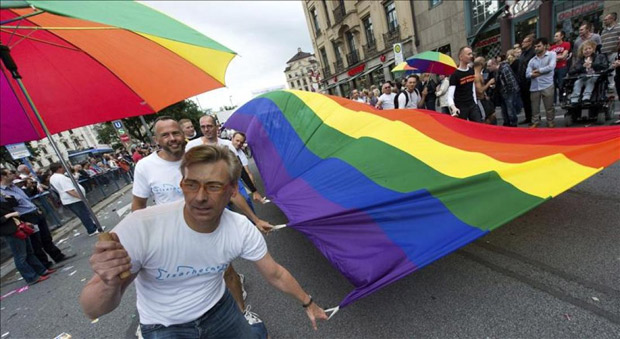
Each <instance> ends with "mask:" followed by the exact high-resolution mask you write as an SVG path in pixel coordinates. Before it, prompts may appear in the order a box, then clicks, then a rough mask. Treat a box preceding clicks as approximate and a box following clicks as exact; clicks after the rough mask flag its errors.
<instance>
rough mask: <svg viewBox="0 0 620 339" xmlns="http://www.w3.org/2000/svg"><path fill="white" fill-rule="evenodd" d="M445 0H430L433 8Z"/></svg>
mask: <svg viewBox="0 0 620 339" xmlns="http://www.w3.org/2000/svg"><path fill="white" fill-rule="evenodd" d="M442 1H443V0H430V2H431V8H433V7H435V6H438V5H439V4H441V2H442Z"/></svg>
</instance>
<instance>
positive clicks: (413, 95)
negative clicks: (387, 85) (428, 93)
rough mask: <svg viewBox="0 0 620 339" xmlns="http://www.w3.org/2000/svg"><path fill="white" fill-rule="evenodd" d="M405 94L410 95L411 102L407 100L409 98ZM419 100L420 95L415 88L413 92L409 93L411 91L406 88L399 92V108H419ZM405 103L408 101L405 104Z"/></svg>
mask: <svg viewBox="0 0 620 339" xmlns="http://www.w3.org/2000/svg"><path fill="white" fill-rule="evenodd" d="M405 95H407V96H408V97H409V102H407V98H405ZM418 101H420V96H418V91H416V90H415V89H414V90H413V93H409V91H407V90H405V91H403V92H401V93H400V94H398V108H399V109H407V108H418ZM405 103H407V104H406V105H405Z"/></svg>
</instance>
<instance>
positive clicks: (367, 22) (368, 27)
mask: <svg viewBox="0 0 620 339" xmlns="http://www.w3.org/2000/svg"><path fill="white" fill-rule="evenodd" d="M362 22H363V23H364V32H366V41H368V45H369V46H374V45H375V31H374V30H373V29H372V20H371V19H370V15H369V16H367V17H365V18H364V19H362Z"/></svg>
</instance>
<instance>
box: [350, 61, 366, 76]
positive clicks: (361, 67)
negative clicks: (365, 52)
mask: <svg viewBox="0 0 620 339" xmlns="http://www.w3.org/2000/svg"><path fill="white" fill-rule="evenodd" d="M364 68H366V64H365V63H363V64H361V65H359V66H355V67H353V68H351V69H350V70H349V71H348V72H347V74H348V75H349V76H351V77H352V76H354V75H355V74H357V73H359V72H362V71H363V70H364Z"/></svg>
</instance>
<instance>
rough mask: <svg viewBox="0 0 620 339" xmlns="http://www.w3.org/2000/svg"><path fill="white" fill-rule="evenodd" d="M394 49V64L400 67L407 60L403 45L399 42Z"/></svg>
mask: <svg viewBox="0 0 620 339" xmlns="http://www.w3.org/2000/svg"><path fill="white" fill-rule="evenodd" d="M392 48H393V49H394V63H395V64H396V65H398V64H400V63H402V62H403V61H405V58H404V57H403V44H401V43H400V42H399V43H397V44H394V46H393V47H392Z"/></svg>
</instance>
